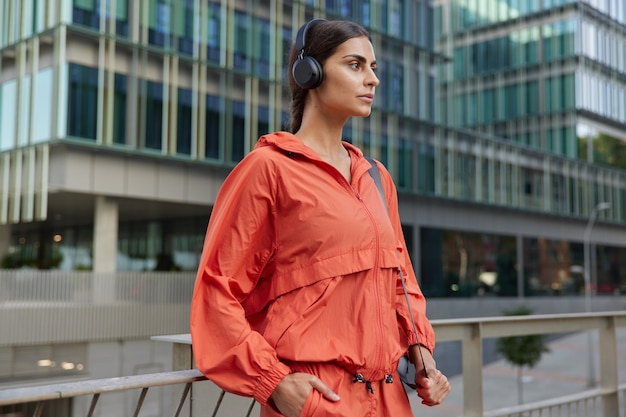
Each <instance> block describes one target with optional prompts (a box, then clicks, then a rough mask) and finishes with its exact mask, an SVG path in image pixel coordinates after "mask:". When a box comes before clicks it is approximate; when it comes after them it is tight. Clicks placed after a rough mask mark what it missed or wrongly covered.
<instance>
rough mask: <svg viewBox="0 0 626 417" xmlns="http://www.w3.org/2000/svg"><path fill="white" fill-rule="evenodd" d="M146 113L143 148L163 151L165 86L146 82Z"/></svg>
mask: <svg viewBox="0 0 626 417" xmlns="http://www.w3.org/2000/svg"><path fill="white" fill-rule="evenodd" d="M145 88H146V100H145V103H146V111H145V120H144V121H143V123H144V126H145V136H144V138H143V146H144V147H145V148H147V149H156V150H161V143H162V140H163V139H162V137H163V84H161V83H155V82H153V81H145Z"/></svg>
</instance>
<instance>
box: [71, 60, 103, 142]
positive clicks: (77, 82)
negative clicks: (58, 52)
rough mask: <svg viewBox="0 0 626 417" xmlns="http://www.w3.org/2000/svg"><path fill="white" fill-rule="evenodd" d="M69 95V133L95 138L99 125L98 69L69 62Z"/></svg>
mask: <svg viewBox="0 0 626 417" xmlns="http://www.w3.org/2000/svg"><path fill="white" fill-rule="evenodd" d="M68 97H69V100H68V114H67V131H68V135H69V136H73V137H77V138H82V139H92V140H95V139H96V126H97V125H98V123H97V117H98V115H97V108H98V103H97V101H98V100H97V99H98V69H97V68H90V67H84V66H82V65H78V64H69V94H68Z"/></svg>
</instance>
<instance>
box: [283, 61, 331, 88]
mask: <svg viewBox="0 0 626 417" xmlns="http://www.w3.org/2000/svg"><path fill="white" fill-rule="evenodd" d="M291 73H292V75H293V79H294V80H295V82H296V84H298V85H299V86H300V87H301V88H304V89H305V90H312V89H314V88H315V87H317V86H319V85H320V84H321V83H322V79H323V78H324V74H323V72H322V66H321V65H320V63H319V62H318V61H317V59H315V58H312V57H310V56H305V57H303V58H301V59H298V60H297V61H296V62H295V63H294V64H293V68H292V70H291Z"/></svg>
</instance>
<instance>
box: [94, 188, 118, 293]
mask: <svg viewBox="0 0 626 417" xmlns="http://www.w3.org/2000/svg"><path fill="white" fill-rule="evenodd" d="M117 236H118V207H117V203H116V202H114V201H111V200H109V199H107V198H106V197H103V196H98V197H96V199H95V207H94V222H93V272H94V282H93V300H94V302H96V303H103V302H111V301H113V300H114V299H115V271H116V269H117Z"/></svg>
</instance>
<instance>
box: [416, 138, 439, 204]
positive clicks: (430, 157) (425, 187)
mask: <svg viewBox="0 0 626 417" xmlns="http://www.w3.org/2000/svg"><path fill="white" fill-rule="evenodd" d="M417 169H418V171H419V172H418V176H417V178H418V181H419V183H418V188H419V191H421V192H423V193H426V194H434V192H435V148H434V147H433V146H432V145H430V144H427V143H425V142H423V141H420V142H419V143H418V164H417Z"/></svg>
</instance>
